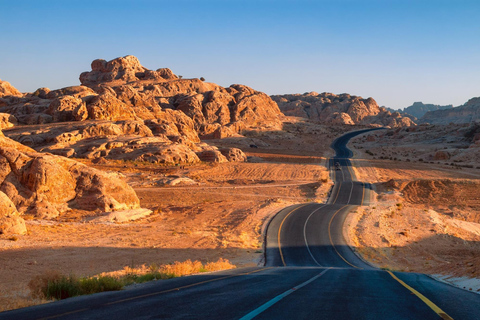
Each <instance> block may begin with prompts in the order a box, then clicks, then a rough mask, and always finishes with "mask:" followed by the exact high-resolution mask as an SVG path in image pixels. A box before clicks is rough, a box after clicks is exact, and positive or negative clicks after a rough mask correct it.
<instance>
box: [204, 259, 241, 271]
mask: <svg viewBox="0 0 480 320" xmlns="http://www.w3.org/2000/svg"><path fill="white" fill-rule="evenodd" d="M235 268H236V266H235V265H233V264H231V263H230V261H228V260H227V259H223V258H220V259H218V261H217V262H208V263H207V264H205V270H207V271H220V270H228V269H235Z"/></svg>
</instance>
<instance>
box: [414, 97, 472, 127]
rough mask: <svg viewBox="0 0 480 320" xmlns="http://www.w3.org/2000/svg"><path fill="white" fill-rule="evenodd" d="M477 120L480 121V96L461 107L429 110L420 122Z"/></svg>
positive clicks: (439, 122)
mask: <svg viewBox="0 0 480 320" xmlns="http://www.w3.org/2000/svg"><path fill="white" fill-rule="evenodd" d="M476 121H480V97H478V98H472V99H470V100H468V101H467V103H465V104H464V105H462V106H459V107H455V108H449V109H445V110H437V111H429V112H427V113H426V114H425V115H424V116H423V117H422V118H421V119H419V122H420V123H430V124H449V123H471V122H476Z"/></svg>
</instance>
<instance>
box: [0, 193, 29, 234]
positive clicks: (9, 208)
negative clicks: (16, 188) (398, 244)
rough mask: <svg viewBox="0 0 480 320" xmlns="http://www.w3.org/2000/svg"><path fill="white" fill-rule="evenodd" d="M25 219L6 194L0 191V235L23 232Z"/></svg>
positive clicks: (25, 230) (24, 230)
mask: <svg viewBox="0 0 480 320" xmlns="http://www.w3.org/2000/svg"><path fill="white" fill-rule="evenodd" d="M26 232H27V228H26V227H25V220H23V218H22V217H21V216H20V214H19V213H18V212H17V208H15V205H14V204H13V202H12V200H10V199H9V198H8V197H7V195H6V194H5V193H3V192H1V191H0V235H2V234H3V235H7V236H9V235H12V234H25V233H26Z"/></svg>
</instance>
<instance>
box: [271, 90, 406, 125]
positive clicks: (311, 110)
mask: <svg viewBox="0 0 480 320" xmlns="http://www.w3.org/2000/svg"><path fill="white" fill-rule="evenodd" d="M272 99H273V100H274V101H276V102H277V104H278V106H279V108H280V110H282V112H283V113H284V114H285V115H289V116H297V117H304V118H309V119H312V120H318V121H320V122H324V123H330V124H351V125H377V126H390V127H405V126H412V125H415V123H414V122H413V121H412V120H411V119H409V118H408V117H403V116H402V115H400V113H398V112H393V113H392V112H390V111H387V110H386V109H385V108H383V107H379V106H378V104H377V102H376V101H375V100H374V99H372V98H368V99H363V98H362V97H357V96H352V95H349V94H346V93H344V94H340V95H335V94H333V93H326V92H324V93H321V94H319V93H316V92H309V93H304V94H287V95H275V96H272Z"/></svg>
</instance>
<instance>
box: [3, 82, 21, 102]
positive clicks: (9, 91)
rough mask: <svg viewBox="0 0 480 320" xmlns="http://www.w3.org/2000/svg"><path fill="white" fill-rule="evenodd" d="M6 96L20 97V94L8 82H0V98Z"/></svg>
mask: <svg viewBox="0 0 480 320" xmlns="http://www.w3.org/2000/svg"><path fill="white" fill-rule="evenodd" d="M7 96H17V97H21V96H22V94H21V93H20V91H18V90H17V89H16V88H15V87H14V86H12V85H11V84H10V83H9V82H7V81H2V80H0V98H2V97H7Z"/></svg>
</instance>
